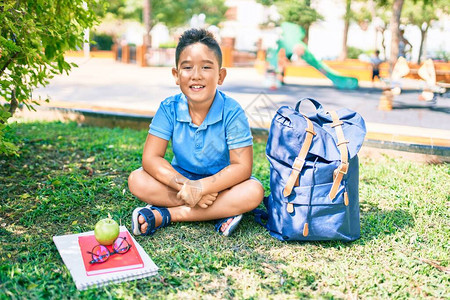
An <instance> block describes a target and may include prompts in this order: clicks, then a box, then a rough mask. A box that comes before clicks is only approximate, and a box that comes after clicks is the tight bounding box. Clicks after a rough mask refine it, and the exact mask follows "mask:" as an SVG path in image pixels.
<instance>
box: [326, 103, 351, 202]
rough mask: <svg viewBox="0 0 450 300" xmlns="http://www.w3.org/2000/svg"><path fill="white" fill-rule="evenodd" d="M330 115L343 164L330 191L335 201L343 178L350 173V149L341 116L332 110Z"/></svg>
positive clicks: (335, 175) (335, 171)
mask: <svg viewBox="0 0 450 300" xmlns="http://www.w3.org/2000/svg"><path fill="white" fill-rule="evenodd" d="M328 113H329V114H330V115H331V118H332V119H333V123H332V124H331V127H333V128H334V130H336V136H337V139H338V142H337V146H338V148H339V152H340V153H341V164H340V165H339V167H338V168H337V169H336V170H334V180H333V185H332V186H331V191H330V199H331V200H333V199H334V197H336V194H337V191H338V188H339V184H340V183H341V181H342V178H343V177H344V175H345V174H347V171H348V149H347V144H348V140H346V139H345V136H344V131H343V130H342V124H343V122H342V121H341V120H340V119H339V116H338V114H337V113H336V111H334V110H332V111H329V112H328Z"/></svg>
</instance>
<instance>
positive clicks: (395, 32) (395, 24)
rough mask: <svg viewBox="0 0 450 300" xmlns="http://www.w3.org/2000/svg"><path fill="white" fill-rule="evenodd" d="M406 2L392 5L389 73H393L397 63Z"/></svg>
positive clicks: (397, 0) (396, 1) (402, 1)
mask: <svg viewBox="0 0 450 300" xmlns="http://www.w3.org/2000/svg"><path fill="white" fill-rule="evenodd" d="M403 3H404V0H394V2H393V3H392V15H391V20H390V23H389V28H390V29H391V55H390V57H389V71H390V72H392V70H393V69H394V65H395V63H396V62H397V58H398V50H399V41H400V16H401V14H402V9H403Z"/></svg>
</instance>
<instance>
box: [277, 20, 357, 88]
mask: <svg viewBox="0 0 450 300" xmlns="http://www.w3.org/2000/svg"><path fill="white" fill-rule="evenodd" d="M281 28H282V29H283V34H282V38H281V40H280V41H278V51H279V50H280V49H281V48H284V49H285V51H286V56H287V57H289V58H290V57H291V56H292V54H293V53H294V49H295V50H296V51H300V52H302V53H303V54H302V55H301V58H302V59H303V60H304V61H306V62H307V63H308V64H309V65H311V66H312V67H314V68H316V69H317V70H318V71H319V72H320V73H322V74H323V75H325V76H326V77H328V78H329V79H330V80H331V81H332V82H333V84H334V85H335V86H336V87H337V88H338V89H356V88H358V79H356V78H354V77H348V76H343V75H340V74H339V73H338V72H336V71H334V70H333V69H331V68H330V67H328V66H327V65H326V64H324V63H323V62H322V61H320V60H317V59H316V58H315V57H314V55H313V54H312V53H311V52H310V51H309V50H308V46H307V45H306V44H305V43H303V42H302V40H303V37H304V36H305V31H304V30H303V28H301V27H300V26H298V25H296V24H293V23H288V22H284V23H283V24H281ZM278 51H277V52H278Z"/></svg>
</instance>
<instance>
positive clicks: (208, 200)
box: [197, 193, 219, 208]
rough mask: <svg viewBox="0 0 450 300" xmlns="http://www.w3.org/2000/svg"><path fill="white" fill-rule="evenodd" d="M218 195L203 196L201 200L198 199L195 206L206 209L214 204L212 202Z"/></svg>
mask: <svg viewBox="0 0 450 300" xmlns="http://www.w3.org/2000/svg"><path fill="white" fill-rule="evenodd" d="M218 195H219V193H212V194H208V195H205V196H203V197H202V199H200V201H198V203H197V205H198V206H199V207H201V208H208V207H209V206H211V205H212V204H213V203H214V201H216V199H217V196H218Z"/></svg>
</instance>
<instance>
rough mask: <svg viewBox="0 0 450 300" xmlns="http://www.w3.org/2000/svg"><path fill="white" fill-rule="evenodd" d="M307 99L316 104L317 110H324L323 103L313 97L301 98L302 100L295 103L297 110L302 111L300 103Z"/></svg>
mask: <svg viewBox="0 0 450 300" xmlns="http://www.w3.org/2000/svg"><path fill="white" fill-rule="evenodd" d="M305 100H309V101H310V102H311V103H312V104H314V106H315V107H316V109H317V110H323V107H322V104H320V103H319V102H318V101H317V100H314V99H313V98H308V97H306V98H302V99H300V100H299V101H298V102H297V105H295V110H296V111H297V112H300V111H299V108H300V104H301V103H302V101H305Z"/></svg>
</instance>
